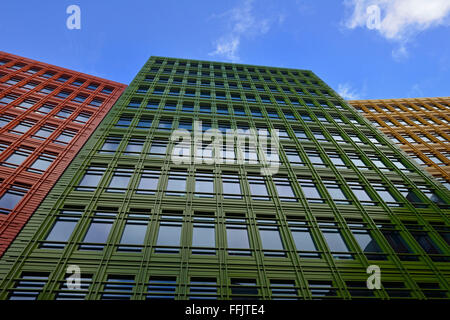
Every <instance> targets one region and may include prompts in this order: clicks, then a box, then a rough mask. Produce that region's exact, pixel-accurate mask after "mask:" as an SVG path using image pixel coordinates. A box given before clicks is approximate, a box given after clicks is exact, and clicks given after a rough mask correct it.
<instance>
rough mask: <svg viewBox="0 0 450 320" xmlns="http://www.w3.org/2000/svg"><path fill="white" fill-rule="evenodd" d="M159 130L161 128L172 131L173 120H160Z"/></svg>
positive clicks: (161, 129)
mask: <svg viewBox="0 0 450 320" xmlns="http://www.w3.org/2000/svg"><path fill="white" fill-rule="evenodd" d="M158 130H160V131H170V130H172V120H171V119H161V120H159V124H158Z"/></svg>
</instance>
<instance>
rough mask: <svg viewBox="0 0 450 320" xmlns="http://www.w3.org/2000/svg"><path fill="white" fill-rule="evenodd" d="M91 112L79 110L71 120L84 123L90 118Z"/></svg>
mask: <svg viewBox="0 0 450 320" xmlns="http://www.w3.org/2000/svg"><path fill="white" fill-rule="evenodd" d="M91 116H92V113H89V112H80V113H79V114H78V116H77V117H76V118H75V119H74V120H73V121H74V122H79V123H86V122H88V120H89V119H90V118H91Z"/></svg>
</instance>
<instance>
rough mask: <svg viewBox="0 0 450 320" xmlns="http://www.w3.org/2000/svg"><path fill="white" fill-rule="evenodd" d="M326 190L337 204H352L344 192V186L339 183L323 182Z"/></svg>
mask: <svg viewBox="0 0 450 320" xmlns="http://www.w3.org/2000/svg"><path fill="white" fill-rule="evenodd" d="M322 182H323V184H324V185H325V188H326V189H327V191H328V194H329V195H330V197H331V199H332V200H333V202H334V203H336V204H350V203H351V202H350V201H349V200H348V198H347V196H346V195H345V193H344V191H342V186H340V185H339V184H338V182H337V181H334V180H322Z"/></svg>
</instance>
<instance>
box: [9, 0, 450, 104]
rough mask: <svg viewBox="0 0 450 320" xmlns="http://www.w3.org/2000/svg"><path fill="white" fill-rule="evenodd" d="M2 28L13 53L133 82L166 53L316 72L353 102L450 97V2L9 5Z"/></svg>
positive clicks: (193, 0)
mask: <svg viewBox="0 0 450 320" xmlns="http://www.w3.org/2000/svg"><path fill="white" fill-rule="evenodd" d="M72 4H75V5H78V6H79V7H80V9H81V29H80V30H69V29H68V28H67V27H66V20H67V18H68V17H69V14H67V13H66V8H67V7H68V6H69V5H72ZM374 6H375V8H376V9H377V10H378V11H376V10H375V13H374V11H373V10H372V11H370V12H369V13H368V12H367V8H368V7H371V8H372V9H373V8H374ZM377 12H379V15H377ZM377 17H379V19H378V20H377ZM377 22H379V23H377ZM374 23H375V24H374ZM0 30H2V41H1V47H0V49H1V50H3V51H6V52H10V53H13V54H18V55H21V56H25V57H29V58H32V59H36V60H40V61H44V62H47V63H51V64H55V65H58V66H61V67H66V68H70V69H74V70H77V71H81V72H85V73H89V74H93V75H96V76H100V77H104V78H108V79H111V80H115V81H119V82H122V83H126V84H128V83H130V81H131V80H132V79H133V77H134V76H135V74H136V73H137V71H138V70H139V69H140V68H141V67H142V65H143V64H144V63H145V62H146V60H147V59H148V58H149V57H150V56H151V55H160V56H169V57H180V58H190V59H202V60H215V61H233V62H238V63H247V64H256V65H268V66H279V67H289V68H299V69H310V70H312V71H314V72H315V73H316V74H317V75H318V76H319V77H321V78H322V79H323V80H324V81H326V82H327V83H328V84H329V85H330V86H331V87H333V88H334V89H335V90H336V91H338V92H340V93H342V94H343V95H344V97H346V98H349V99H351V98H353V99H379V98H406V97H427V96H429V97H432V96H450V93H449V92H450V88H449V84H450V81H449V80H450V77H449V72H450V41H449V40H450V1H449V0H389V1H387V0H292V1H287V0H286V1H277V0H253V1H252V0H241V1H237V0H228V1H227V0H222V1H211V0H209V1H203V0H202V1H200V0H190V1H187V0H164V1H153V0H128V1H115V0H108V1H107V0H95V1H94V0H90V1H87V0H81V1H75V0H70V1H66V0H54V1H45V0H42V1H4V2H3V4H2V19H1V20H0Z"/></svg>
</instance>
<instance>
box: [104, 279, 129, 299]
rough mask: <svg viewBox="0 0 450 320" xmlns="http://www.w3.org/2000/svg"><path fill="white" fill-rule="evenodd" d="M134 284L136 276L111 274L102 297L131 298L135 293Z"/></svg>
mask: <svg viewBox="0 0 450 320" xmlns="http://www.w3.org/2000/svg"><path fill="white" fill-rule="evenodd" d="M134 285H135V280H134V276H126V275H109V276H108V279H107V281H106V283H105V287H104V289H103V294H102V298H101V299H102V300H130V299H131V297H132V295H133V288H134Z"/></svg>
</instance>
